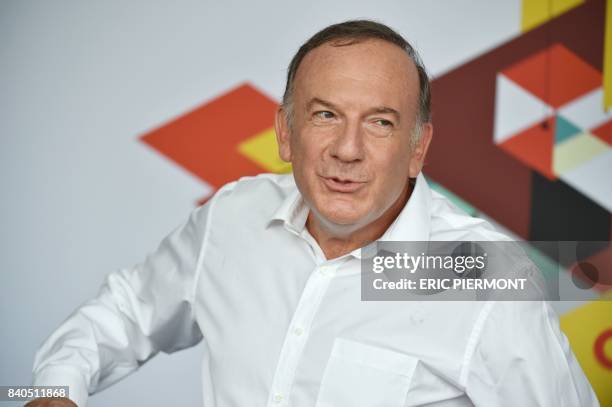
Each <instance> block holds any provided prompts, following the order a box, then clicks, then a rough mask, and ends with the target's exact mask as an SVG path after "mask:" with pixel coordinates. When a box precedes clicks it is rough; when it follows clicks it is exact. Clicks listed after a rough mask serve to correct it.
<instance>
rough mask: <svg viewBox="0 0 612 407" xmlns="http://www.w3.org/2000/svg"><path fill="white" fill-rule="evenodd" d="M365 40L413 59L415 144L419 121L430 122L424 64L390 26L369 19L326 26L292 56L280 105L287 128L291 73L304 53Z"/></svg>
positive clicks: (427, 83) (427, 77) (299, 62)
mask: <svg viewBox="0 0 612 407" xmlns="http://www.w3.org/2000/svg"><path fill="white" fill-rule="evenodd" d="M367 39H380V40H383V41H387V42H390V43H392V44H395V45H397V46H399V47H400V48H402V49H403V50H404V51H405V52H406V54H408V56H409V57H410V59H411V60H412V61H413V62H414V64H415V66H416V68H417V72H418V74H419V100H418V109H417V117H416V125H415V129H414V130H413V134H412V142H413V144H415V143H416V142H417V141H418V140H419V138H420V135H421V129H422V126H423V124H424V123H428V122H430V121H431V89H430V84H429V76H428V75H427V71H426V70H425V66H424V65H423V62H422V61H421V58H420V57H419V55H418V53H417V52H416V50H415V49H414V48H413V47H412V45H410V43H408V41H406V40H405V39H404V37H402V36H401V35H400V34H398V33H397V32H396V31H394V30H393V29H391V28H390V27H388V26H386V25H384V24H381V23H378V22H375V21H371V20H351V21H345V22H343V23H338V24H334V25H330V26H328V27H326V28H324V29H323V30H321V31H319V32H318V33H316V34H315V35H313V36H312V37H311V38H310V39H309V40H308V41H306V42H305V43H304V44H303V45H302V46H301V47H300V49H299V50H298V52H297V53H296V54H295V55H294V56H293V58H292V59H291V63H290V64H289V69H288V70H287V83H286V85H285V92H284V94H283V100H282V108H283V110H284V111H285V114H286V117H287V123H288V125H289V128H292V124H293V90H294V87H295V85H294V81H295V74H296V72H297V70H298V67H299V66H300V64H301V62H302V60H303V59H304V57H305V56H306V54H308V53H309V52H310V51H312V50H313V49H315V48H317V47H319V46H320V45H323V44H326V43H331V45H332V46H336V47H341V46H347V45H352V44H355V43H357V42H360V41H363V40H367Z"/></svg>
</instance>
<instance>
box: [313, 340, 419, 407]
mask: <svg viewBox="0 0 612 407" xmlns="http://www.w3.org/2000/svg"><path fill="white" fill-rule="evenodd" d="M417 362H418V359H417V358H414V357H412V356H408V355H405V354H403V353H399V352H395V351H391V350H388V349H382V348H379V347H376V346H371V345H366V344H364V343H360V342H355V341H351V340H348V339H342V338H337V339H336V340H335V341H334V346H333V348H332V351H331V355H330V357H329V360H328V361H327V366H326V367H325V372H324V373H323V378H322V380H321V387H320V389H319V396H318V398H317V403H316V407H366V406H367V407H377V406H381V407H382V406H385V407H396V406H403V405H404V403H405V401H406V397H407V394H408V389H409V387H410V382H411V380H412V375H413V373H414V370H415V368H416V365H417Z"/></svg>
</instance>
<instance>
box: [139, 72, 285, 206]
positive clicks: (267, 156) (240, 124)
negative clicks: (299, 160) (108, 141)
mask: <svg viewBox="0 0 612 407" xmlns="http://www.w3.org/2000/svg"><path fill="white" fill-rule="evenodd" d="M277 108H278V103H277V102H276V101H274V100H273V99H271V98H270V97H268V96H266V95H264V94H263V93H262V92H260V91H258V90H257V89H255V87H253V86H252V85H250V84H243V85H240V86H238V87H236V88H235V89H232V90H231V91H229V92H227V93H225V94H223V95H220V96H218V97H216V98H214V99H213V100H211V101H209V102H207V103H204V104H202V105H201V106H199V107H197V108H195V109H194V110H192V111H191V112H188V113H185V114H183V115H181V116H180V117H178V118H175V119H174V120H172V121H170V122H169V123H166V124H164V125H163V126H161V127H159V128H157V129H155V130H152V131H150V132H148V133H147V134H145V135H143V136H142V137H141V140H142V141H143V142H145V143H146V144H148V145H149V146H150V147H152V148H154V149H155V150H157V151H158V152H159V153H161V154H163V155H164V156H166V157H167V158H169V159H170V160H172V161H174V162H175V163H176V164H178V165H179V166H181V167H183V168H184V169H186V170H187V171H189V172H190V173H191V174H193V175H195V176H196V177H197V178H199V179H201V180H202V181H204V182H206V183H208V184H210V185H211V186H212V187H213V188H214V189H217V188H220V187H221V186H223V185H224V184H226V183H228V182H230V181H234V180H236V179H238V178H240V177H242V176H246V175H255V174H259V173H261V172H288V171H291V167H290V166H289V165H287V164H286V163H285V162H283V161H282V160H281V159H280V157H279V156H278V150H277V148H276V138H275V135H274V128H273V124H274V114H275V113H276V109H277ZM206 198H207V197H204V198H203V199H202V200H201V201H200V202H202V201H204V200H206Z"/></svg>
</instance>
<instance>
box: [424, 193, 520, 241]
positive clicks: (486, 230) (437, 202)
mask: <svg viewBox="0 0 612 407" xmlns="http://www.w3.org/2000/svg"><path fill="white" fill-rule="evenodd" d="M430 192H431V208H430V216H431V236H430V239H431V240H448V241H454V240H471V241H507V240H514V239H513V238H511V237H510V236H508V235H506V234H504V233H502V232H500V231H498V230H497V229H496V228H495V227H494V226H493V225H492V224H491V223H490V222H488V221H486V220H485V219H482V218H478V217H475V216H471V215H469V214H468V213H466V212H465V211H464V210H462V209H460V208H459V207H457V206H456V205H455V204H454V203H452V202H451V201H450V200H449V199H448V198H446V197H445V196H444V195H442V194H441V193H439V192H437V191H434V190H430Z"/></svg>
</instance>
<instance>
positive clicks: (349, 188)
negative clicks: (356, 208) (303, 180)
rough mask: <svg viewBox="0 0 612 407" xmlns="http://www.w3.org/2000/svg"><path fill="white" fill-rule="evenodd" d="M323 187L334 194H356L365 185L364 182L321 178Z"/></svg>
mask: <svg viewBox="0 0 612 407" xmlns="http://www.w3.org/2000/svg"><path fill="white" fill-rule="evenodd" d="M321 179H322V180H323V183H324V184H325V186H326V187H327V188H328V189H330V190H332V191H334V192H343V193H351V192H356V191H357V190H359V189H360V188H362V187H363V186H364V185H365V182H364V181H354V180H351V179H345V178H339V177H321Z"/></svg>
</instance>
